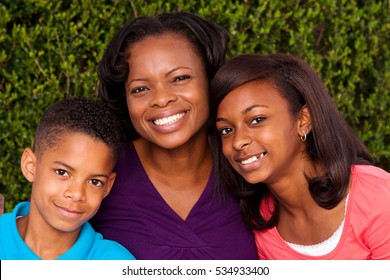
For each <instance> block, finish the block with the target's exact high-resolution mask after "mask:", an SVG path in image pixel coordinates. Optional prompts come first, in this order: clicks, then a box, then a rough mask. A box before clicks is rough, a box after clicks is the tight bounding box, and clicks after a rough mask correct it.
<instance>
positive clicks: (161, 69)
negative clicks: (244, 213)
mask: <svg viewBox="0 0 390 280" xmlns="http://www.w3.org/2000/svg"><path fill="white" fill-rule="evenodd" d="M227 43H228V35H227V33H226V31H225V29H223V28H222V27H220V26H218V25H215V24H212V23H210V22H208V21H206V20H204V19H202V18H200V17H198V16H196V15H193V14H190V13H184V12H179V13H170V14H162V15H159V16H156V17H140V18H137V19H135V20H133V21H131V22H129V23H128V24H126V25H125V26H124V27H123V28H122V29H121V30H119V32H118V33H117V34H116V35H115V37H114V38H113V39H112V41H111V42H110V44H109V45H108V48H107V50H106V51H105V53H104V56H103V59H102V60H101V62H100V64H99V69H98V71H99V80H100V88H99V95H100V96H101V97H102V98H103V100H104V101H106V102H107V104H108V105H110V106H111V107H112V108H114V109H115V110H116V111H117V112H118V114H119V115H120V116H121V118H122V119H123V128H124V130H125V132H126V133H127V136H128V141H127V143H126V144H124V145H123V147H122V150H121V153H120V158H119V162H118V164H117V167H116V170H115V171H116V173H117V177H116V181H115V185H114V187H113V190H112V192H111V194H110V195H109V197H107V198H106V199H105V200H104V201H103V203H102V206H101V208H100V210H99V212H98V213H97V215H96V216H95V218H94V219H93V221H92V224H93V225H94V227H95V229H96V230H97V231H98V232H101V233H102V234H103V236H104V237H105V238H107V239H113V240H115V241H117V242H119V243H121V244H122V245H124V246H125V247H126V248H128V249H129V250H131V252H132V253H133V254H134V256H135V257H136V258H137V259H255V258H257V254H256V248H255V243H254V239H253V234H252V233H251V231H250V230H249V229H248V228H247V227H246V226H245V224H244V222H243V219H242V217H241V216H240V211H239V205H238V201H237V200H236V199H234V198H233V197H229V198H227V199H225V200H222V199H219V198H218V196H217V195H216V192H215V183H214V173H213V156H212V151H211V148H210V145H209V142H208V130H207V126H206V123H207V120H208V117H209V104H208V98H209V94H208V92H209V80H210V79H211V78H212V77H213V76H214V74H215V72H216V70H217V69H218V68H219V67H220V65H222V64H223V62H224V58H225V53H226V48H227Z"/></svg>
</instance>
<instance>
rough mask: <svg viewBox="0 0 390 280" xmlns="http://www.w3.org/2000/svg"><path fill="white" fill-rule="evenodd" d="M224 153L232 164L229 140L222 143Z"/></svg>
mask: <svg viewBox="0 0 390 280" xmlns="http://www.w3.org/2000/svg"><path fill="white" fill-rule="evenodd" d="M222 153H223V155H224V156H225V157H226V159H227V160H228V161H229V162H230V158H232V157H233V155H232V146H231V144H230V143H229V141H227V140H223V141H222Z"/></svg>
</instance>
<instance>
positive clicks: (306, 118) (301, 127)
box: [298, 105, 311, 137]
mask: <svg viewBox="0 0 390 280" xmlns="http://www.w3.org/2000/svg"><path fill="white" fill-rule="evenodd" d="M310 131H311V116H310V113H309V109H308V107H307V105H305V106H303V107H302V109H301V111H300V113H299V117H298V135H299V137H301V136H304V134H306V135H307V134H309V133H310Z"/></svg>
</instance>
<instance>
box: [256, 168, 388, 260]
mask: <svg viewBox="0 0 390 280" xmlns="http://www.w3.org/2000/svg"><path fill="white" fill-rule="evenodd" d="M255 238H256V245H257V250H258V254H259V257H260V258H261V259H285V260H299V259H301V260H328V259H334V260H335V259H344V260H352V259H355V260H369V259H390V173H388V172H386V171H384V170H382V169H380V168H378V167H375V166H370V165H355V166H353V167H352V185H351V188H350V192H349V201H348V205H347V210H346V217H345V223H344V228H343V233H342V235H341V238H340V241H339V243H338V244H337V246H336V248H335V249H334V250H333V251H331V252H330V253H328V254H326V255H323V256H308V255H304V254H301V253H299V252H297V251H295V250H293V249H292V248H291V247H290V246H289V245H287V243H286V242H285V241H284V240H283V238H282V237H281V236H280V235H279V233H278V230H277V229H276V227H273V228H270V229H266V230H262V231H255Z"/></svg>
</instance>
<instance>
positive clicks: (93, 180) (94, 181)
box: [89, 179, 104, 187]
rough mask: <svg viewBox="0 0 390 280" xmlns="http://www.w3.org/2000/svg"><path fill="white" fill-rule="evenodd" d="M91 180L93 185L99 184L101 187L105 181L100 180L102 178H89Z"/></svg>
mask: <svg viewBox="0 0 390 280" xmlns="http://www.w3.org/2000/svg"><path fill="white" fill-rule="evenodd" d="M89 182H90V183H91V184H92V185H94V186H97V187H101V186H103V185H104V184H103V182H102V181H100V180H98V179H91V180H89Z"/></svg>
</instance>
